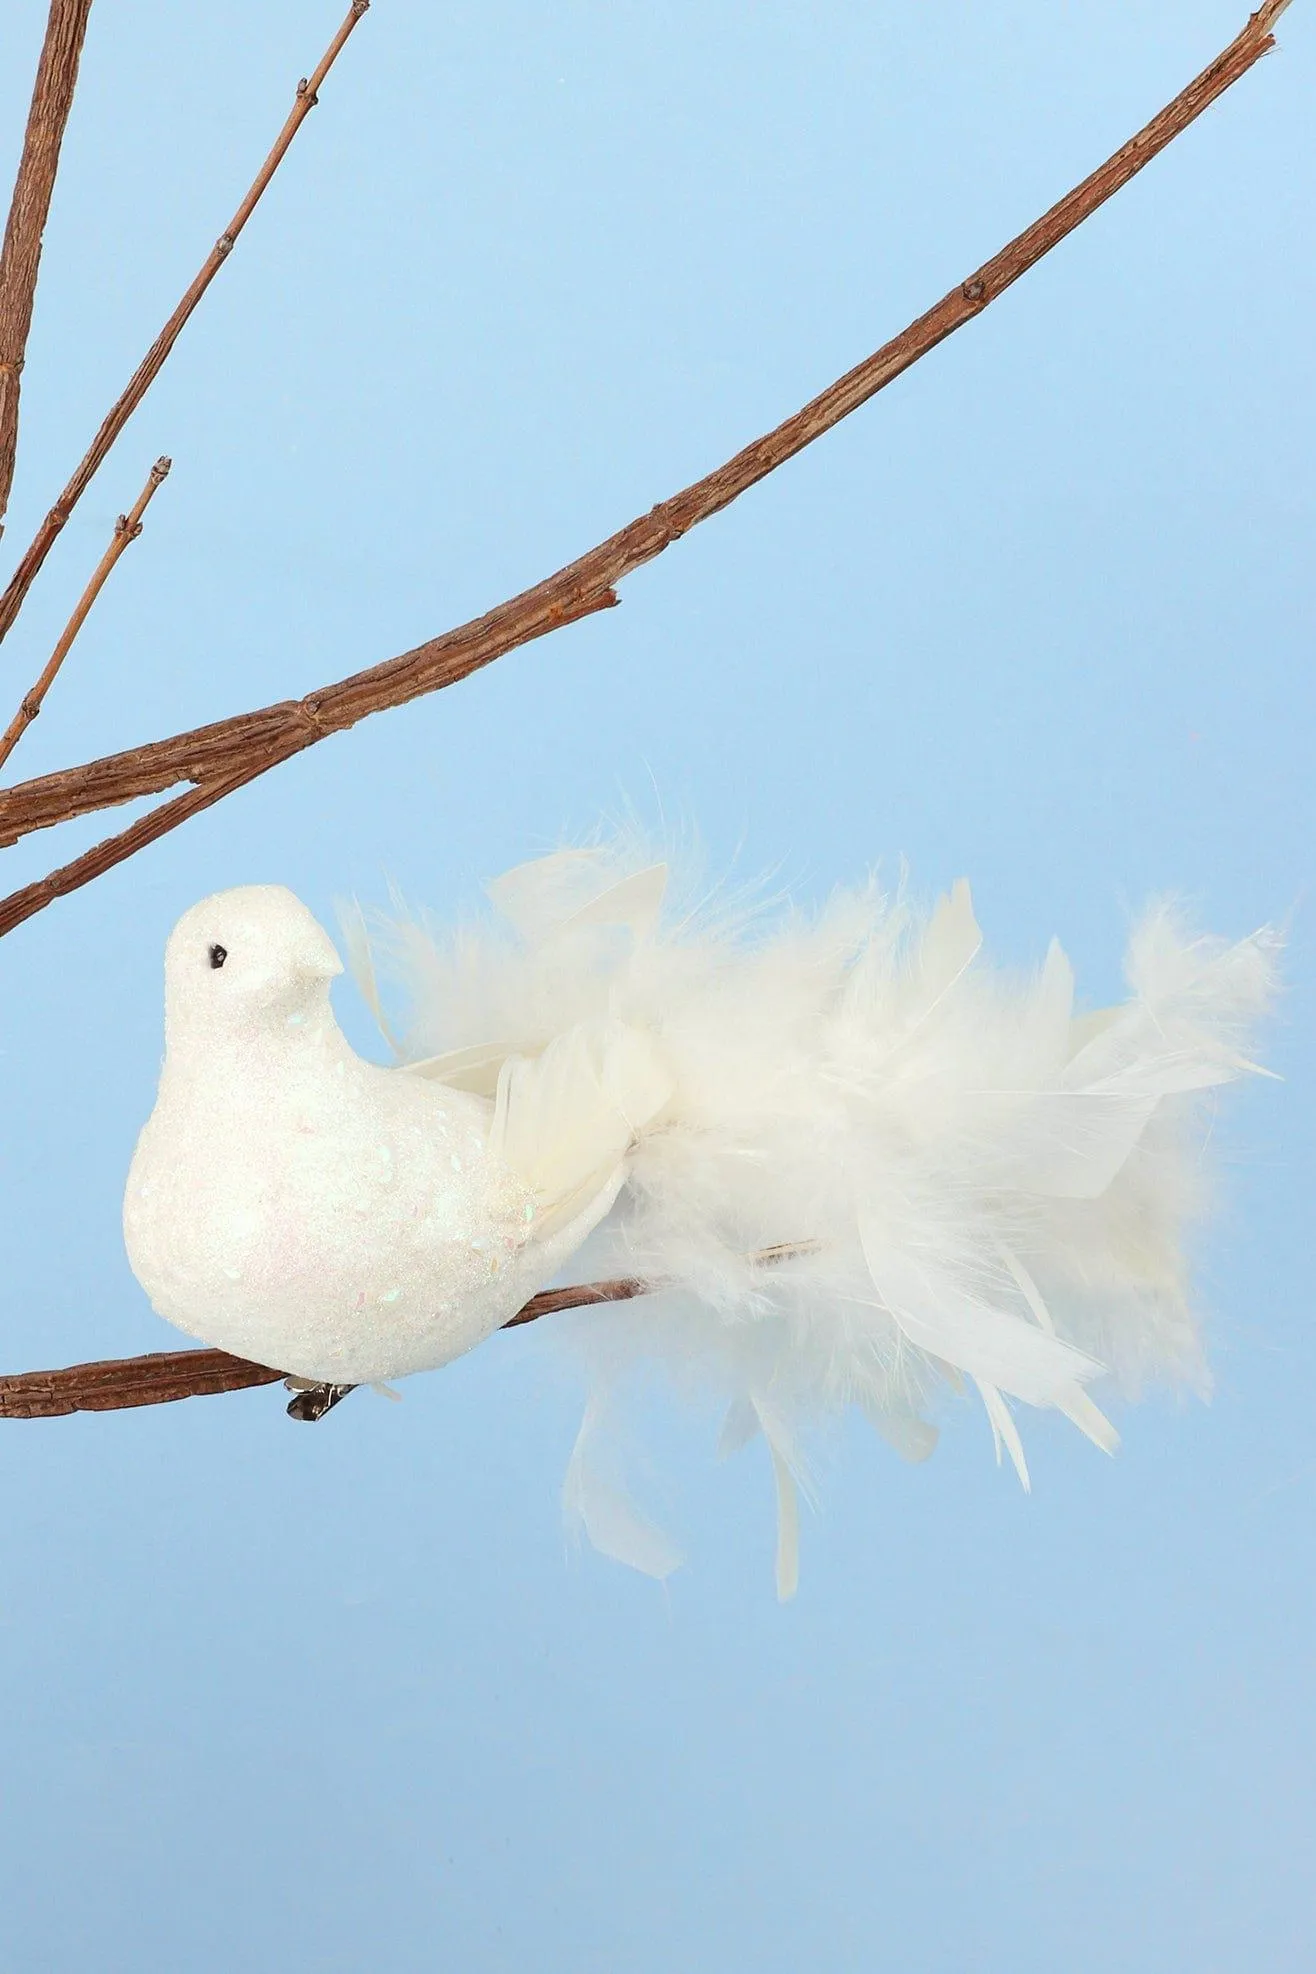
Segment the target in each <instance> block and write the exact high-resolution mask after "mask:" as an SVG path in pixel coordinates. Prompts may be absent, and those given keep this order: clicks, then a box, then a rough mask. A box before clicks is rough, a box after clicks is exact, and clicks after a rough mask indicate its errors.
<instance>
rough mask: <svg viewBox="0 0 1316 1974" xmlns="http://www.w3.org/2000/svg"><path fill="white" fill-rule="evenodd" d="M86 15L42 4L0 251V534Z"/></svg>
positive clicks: (78, 2) (83, 0)
mask: <svg viewBox="0 0 1316 1974" xmlns="http://www.w3.org/2000/svg"><path fill="white" fill-rule="evenodd" d="M90 13H91V0H50V14H49V16H48V18H47V21H46V38H45V40H44V41H43V42H42V44H41V56H40V59H39V61H38V62H37V77H36V81H35V83H34V84H33V87H32V105H31V108H30V109H29V111H28V113H27V130H26V133H25V135H24V138H23V153H22V156H21V157H20V159H19V161H18V176H17V178H16V179H15V180H14V196H13V199H12V200H11V201H10V206H9V221H8V224H7V225H6V227H5V244H4V249H3V251H0V533H2V532H3V527H4V518H5V511H6V509H7V508H8V506H9V490H10V488H11V487H12V486H13V483H14V457H15V454H16V452H17V449H18V398H19V380H20V378H21V376H22V371H23V359H24V357H25V355H26V353H27V338H28V331H29V330H30V329H31V327H32V304H33V301H34V300H35V298H36V292H37V273H38V270H39V268H40V266H41V239H42V235H43V234H44V233H45V230H46V218H47V215H48V214H49V212H50V195H51V193H52V192H53V191H54V189H55V174H56V172H57V171H58V170H59V149H60V145H61V144H62V143H63V141H64V128H65V125H66V124H67V123H68V120H69V111H70V109H71V108H72V107H73V91H74V89H75V87H76V85H77V80H78V62H79V59H80V58H81V55H82V43H83V39H84V37H85V35H86V32H87V17H88V15H89V14H90Z"/></svg>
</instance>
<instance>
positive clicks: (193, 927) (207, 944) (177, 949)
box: [165, 884, 343, 1040]
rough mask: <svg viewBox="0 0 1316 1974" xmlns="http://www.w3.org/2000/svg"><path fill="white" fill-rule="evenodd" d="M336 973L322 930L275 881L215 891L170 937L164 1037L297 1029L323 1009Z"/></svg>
mask: <svg viewBox="0 0 1316 1974" xmlns="http://www.w3.org/2000/svg"><path fill="white" fill-rule="evenodd" d="M342 970H343V963H342V961H341V960H340V959H339V957H338V954H337V953H336V952H335V951H334V948H333V945H332V943H331V941H330V939H329V937H328V935H327V933H325V932H324V930H323V929H322V927H321V926H320V925H319V924H318V923H317V921H316V920H315V919H314V918H313V917H312V916H311V914H310V912H308V911H307V909H306V907H305V905H304V904H303V903H302V902H301V900H300V898H296V897H294V896H293V894H292V892H291V891H286V890H285V889H284V887H283V886H282V885H281V884H246V885H242V886H241V887H239V888H238V889H237V890H234V891H217V892H216V893H215V894H214V896H213V897H210V898H203V899H202V900H201V902H200V904H197V905H193V906H192V908H191V910H190V911H187V912H184V914H183V916H182V918H180V919H179V921H178V923H177V925H176V926H175V927H174V929H173V931H172V932H171V933H170V935H169V943H168V945H167V946H166V947H165V1026H166V1033H167V1035H168V1037H169V1038H170V1039H171V1040H174V1039H181V1037H182V1036H183V1035H184V1034H186V1035H189V1036H191V1035H198V1034H202V1035H204V1034H215V1033H217V1032H222V1031H224V1030H233V1029H238V1030H249V1031H250V1030H254V1029H256V1028H258V1027H265V1028H269V1027H282V1026H289V1027H298V1026H300V1025H301V1024H302V1023H304V1022H305V1021H306V1020H307V1019H308V1017H309V1016H311V1015H312V1014H314V1013H316V1012H319V1011H322V1010H324V1009H326V1008H327V1006H328V998H329V982H330V981H331V980H332V979H333V977H334V975H335V974H338V973H341V972H342Z"/></svg>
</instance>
